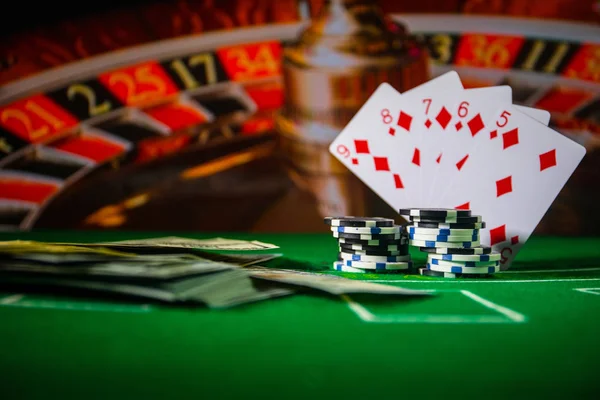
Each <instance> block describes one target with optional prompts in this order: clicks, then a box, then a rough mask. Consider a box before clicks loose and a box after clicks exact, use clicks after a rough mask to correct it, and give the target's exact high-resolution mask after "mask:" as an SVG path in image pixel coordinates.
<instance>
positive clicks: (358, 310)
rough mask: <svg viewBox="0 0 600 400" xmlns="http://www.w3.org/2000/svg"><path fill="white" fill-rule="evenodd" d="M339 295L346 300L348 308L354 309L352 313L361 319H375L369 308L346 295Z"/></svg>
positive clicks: (370, 320)
mask: <svg viewBox="0 0 600 400" xmlns="http://www.w3.org/2000/svg"><path fill="white" fill-rule="evenodd" d="M340 297H341V298H342V300H344V301H345V302H346V304H348V307H350V310H352V311H354V313H355V314H356V315H358V317H359V318H360V319H362V320H363V321H365V322H372V321H374V320H375V316H374V315H373V314H372V313H371V312H370V311H369V310H367V309H366V308H364V307H363V306H362V305H360V304H358V303H356V302H355V301H354V300H352V299H351V298H350V297H348V296H347V295H345V294H342V295H341V296H340Z"/></svg>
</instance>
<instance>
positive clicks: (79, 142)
mask: <svg viewBox="0 0 600 400" xmlns="http://www.w3.org/2000/svg"><path fill="white" fill-rule="evenodd" d="M52 147H53V148H55V149H57V150H60V151H63V152H66V153H70V154H74V155H76V156H79V157H83V158H86V159H89V160H91V161H93V162H95V163H98V164H101V163H103V162H106V161H109V160H112V159H115V158H117V157H119V156H121V155H123V154H125V153H126V152H127V151H128V150H129V149H130V148H131V144H130V143H128V142H126V141H123V140H118V139H116V138H110V137H108V136H107V135H103V134H101V133H94V129H92V128H86V129H85V130H84V131H81V132H79V133H78V134H77V135H74V136H70V137H67V138H64V139H62V140H59V141H56V142H54V143H52Z"/></svg>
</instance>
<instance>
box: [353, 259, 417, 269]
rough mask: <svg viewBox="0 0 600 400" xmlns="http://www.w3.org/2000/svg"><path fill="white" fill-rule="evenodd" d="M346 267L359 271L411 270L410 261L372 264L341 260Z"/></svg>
mask: <svg viewBox="0 0 600 400" xmlns="http://www.w3.org/2000/svg"><path fill="white" fill-rule="evenodd" d="M341 262H343V263H344V265H345V266H347V267H354V268H360V269H370V270H375V271H399V270H407V269H410V268H412V265H413V263H412V261H411V260H408V261H394V262H373V261H352V260H341Z"/></svg>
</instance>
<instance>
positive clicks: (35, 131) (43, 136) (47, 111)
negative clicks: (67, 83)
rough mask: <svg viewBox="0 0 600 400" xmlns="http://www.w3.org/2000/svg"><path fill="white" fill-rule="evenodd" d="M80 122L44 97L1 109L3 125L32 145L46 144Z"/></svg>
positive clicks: (38, 96)
mask: <svg viewBox="0 0 600 400" xmlns="http://www.w3.org/2000/svg"><path fill="white" fill-rule="evenodd" d="M78 122H79V121H78V120H77V119H76V118H75V117H74V116H73V115H71V114H69V113H68V112H67V111H65V110H64V109H62V108H61V107H59V106H58V105H57V104H56V103H54V102H53V101H52V100H50V99H49V98H48V97H46V96H44V95H41V94H38V95H34V96H31V97H27V98H25V99H23V100H18V101H16V102H14V103H11V104H8V105H5V106H2V107H0V126H2V127H3V128H4V129H6V130H7V131H9V132H11V133H12V134H14V135H16V136H18V137H20V138H21V139H23V140H25V141H27V142H29V143H41V142H44V141H47V140H49V139H51V138H54V137H56V136H58V135H60V134H61V133H63V132H65V131H66V130H68V129H69V128H72V127H74V126H75V125H77V124H78Z"/></svg>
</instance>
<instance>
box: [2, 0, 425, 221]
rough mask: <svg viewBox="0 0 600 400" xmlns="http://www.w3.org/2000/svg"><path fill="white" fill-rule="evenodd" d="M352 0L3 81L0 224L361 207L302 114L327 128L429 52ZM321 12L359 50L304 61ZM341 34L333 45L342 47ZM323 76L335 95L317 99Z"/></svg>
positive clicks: (323, 22) (402, 84)
mask: <svg viewBox="0 0 600 400" xmlns="http://www.w3.org/2000/svg"><path fill="white" fill-rule="evenodd" d="M349 3H351V4H352V6H348V8H346V5H345V4H344V2H342V1H335V2H332V3H331V8H330V9H324V10H323V12H322V13H321V15H320V17H317V19H316V20H315V21H303V22H301V23H295V24H286V25H274V26H267V27H257V28H242V29H235V30H228V31H219V32H215V33H206V34H203V35H200V36H188V37H179V38H171V39H165V40H158V41H150V42H149V43H146V44H140V45H137V46H134V47H131V46H129V47H126V48H124V49H119V50H118V51H108V52H104V53H102V54H97V55H95V56H93V57H87V58H83V59H81V60H79V61H76V62H73V61H70V60H69V61H70V62H66V63H64V64H61V65H59V66H57V67H55V68H52V69H49V70H47V71H44V72H40V73H38V74H37V75H33V76H31V77H28V78H24V79H19V80H13V81H10V82H9V83H7V84H6V85H4V87H3V88H2V90H1V91H0V226H2V227H3V228H5V229H33V228H77V229H85V228H120V229H194V230H213V231H214V230H228V229H236V230H246V229H258V228H257V225H260V224H261V223H263V224H267V226H269V227H271V228H269V229H273V227H275V229H277V226H279V227H282V226H288V227H292V229H303V228H302V223H303V221H312V223H313V224H314V226H316V227H318V228H319V229H322V228H321V225H322V223H321V222H322V218H321V216H320V215H319V212H320V213H321V214H323V213H324V212H323V210H324V209H325V210H330V209H331V207H332V206H331V203H333V204H334V206H337V205H340V204H341V206H340V207H342V208H344V207H345V205H347V204H349V203H350V199H353V200H352V205H351V207H346V208H344V210H342V209H341V208H340V207H338V210H340V211H346V210H347V211H348V212H351V211H358V212H361V213H362V212H365V208H366V207H369V206H368V204H367V202H366V201H364V200H363V197H365V196H368V193H367V192H368V189H366V187H364V186H363V185H361V184H360V183H359V182H358V181H357V180H356V178H354V177H353V176H350V174H349V173H348V172H346V171H340V170H341V168H340V166H338V165H333V162H334V160H333V159H332V158H331V156H330V155H329V154H328V153H327V150H326V147H324V146H323V144H324V143H325V142H324V141H323V140H321V141H320V142H319V143H314V141H312V139H315V137H316V138H317V139H319V134H317V135H315V134H314V131H311V129H305V128H306V127H310V126H313V125H314V123H315V122H318V123H322V122H324V121H325V123H324V124H321V126H328V127H329V128H331V129H330V132H336V129H337V130H339V129H341V128H342V127H343V126H344V124H345V122H347V121H348V120H349V118H351V116H352V115H353V114H354V112H356V110H357V109H358V108H359V107H360V105H361V104H362V101H364V100H366V98H367V97H368V96H369V95H370V93H371V91H372V90H373V89H374V88H375V87H376V86H377V85H378V84H379V83H380V82H382V81H390V82H393V83H394V84H395V85H396V86H398V87H399V88H400V89H402V90H406V89H408V88H410V87H412V86H415V85H417V84H419V83H421V82H423V81H425V80H426V79H427V68H426V62H427V60H426V53H425V52H424V51H420V52H418V54H417V55H415V54H414V52H413V53H412V55H411V54H407V50H408V47H407V46H408V45H411V46H413V45H414V44H415V41H414V38H411V37H409V36H408V35H405V34H404V31H403V30H400V29H398V26H397V25H396V24H394V23H391V21H389V20H387V19H383V18H381V17H382V14H381V13H377V12H374V10H373V8H372V7H371V5H368V4H367V3H369V2H365V1H362V2H349ZM194 15H195V14H194ZM194 15H192V17H193V16H194ZM349 15H350V17H348V16H349ZM190 21H191V22H193V21H194V18H191V19H190ZM336 21H337V22H336ZM339 21H342V22H343V24H345V25H346V27H345V28H344V29H345V33H344V34H345V35H346V36H347V37H345V38H342V40H340V35H339V29H340V24H339ZM328 24H329V25H330V26H333V25H332V24H337V25H336V27H337V28H336V29H338V31H337V32H338V34H337V35H334V36H335V41H336V43H337V44H336V45H339V46H345V45H347V44H352V45H353V46H356V49H354V50H353V53H352V54H350V56H348V55H347V54H345V56H347V59H346V60H345V61H344V62H343V63H342V64H340V65H337V66H334V67H333V68H332V66H323V65H319V64H318V61H319V60H316V61H315V60H309V59H308V58H306V59H305V60H304V61H306V63H305V64H304V65H303V66H302V67H301V68H297V66H298V65H299V64H298V63H299V60H300V58H302V57H303V56H306V55H307V54H308V52H307V53H303V51H304V50H305V49H306V48H305V46H304V45H305V44H306V43H304V44H303V43H302V40H307V41H310V40H314V39H315V37H316V36H319V37H320V38H321V39H322V43H321V44H323V43H328V42H327V41H328V40H329V39H330V38H328V36H327V32H326V31H327V29H323V26H327V25H328ZM367 25H368V26H370V27H371V28H370V29H371V30H370V31H369V32H371V33H370V34H369V35H366V36H365V35H364V32H365V29H364V27H365V26H367ZM311 27H313V28H311ZM315 27H316V28H315ZM303 32H304V34H303ZM373 32H375V33H376V34H373ZM164 35H167V33H164ZM309 36H310V38H309ZM355 39H356V40H355ZM336 45H331V46H330V47H331V48H329V49H327V51H328V54H338V55H339V54H341V52H338V53H336V49H335V46H336ZM328 46H329V45H328ZM284 51H288V52H295V54H296V55H295V57H296V58H295V60H291V59H292V58H293V57H292V56H290V55H288V56H285V55H284ZM299 57H300V58H299ZM325 59H326V58H325ZM286 60H287V61H286ZM361 63H362V64H361ZM359 65H364V66H363V67H359ZM410 71H413V72H410ZM286 76H287V77H288V78H287V82H284V81H285V80H286ZM313 78H314V79H317V80H319V81H318V83H319V84H317V85H315V81H314V79H313ZM294 84H296V86H294ZM311 85H312V87H314V88H315V89H316V90H314V91H312V92H310V91H308V92H307V91H306V90H304V88H305V87H306V86H311ZM319 85H321V86H320V87H319ZM323 89H325V93H326V94H327V96H328V97H329V98H330V99H331V101H330V102H328V103H326V104H321V105H322V107H321V108H320V109H319V110H317V111H318V112H316V113H312V112H313V111H314V110H312V111H311V109H310V106H311V104H316V103H317V102H318V101H315V100H317V99H319V97H321V98H322V97H323V92H319V90H323ZM327 96H325V97H327ZM350 98H351V99H353V102H352V104H349V103H350V102H349V101H348V99H350ZM321 103H322V102H321ZM284 108H285V109H286V110H288V111H290V113H289V114H287V115H285V116H283V117H282V118H280V123H279V127H283V126H284V125H285V126H286V127H285V129H279V130H278V129H277V127H276V126H275V125H276V121H275V119H276V116H277V115H278V114H282V115H283V113H281V110H282V109H284ZM306 110H308V111H309V114H302V113H304V112H305V111H306ZM311 113H312V114H311ZM326 114H328V115H329V116H330V117H332V118H329V117H325V118H324V120H319V118H320V117H319V116H323V115H326ZM331 121H333V122H331ZM311 124H313V125H311ZM303 130H304V131H303ZM282 131H285V135H280V133H281V132H282ZM303 132H304V133H303ZM305 133H307V134H309V135H311V134H312V137H311V138H307V137H305V136H306V135H305ZM282 138H284V139H282ZM321 139H322V138H321ZM325 139H327V138H325ZM290 158H292V160H291V162H290ZM316 159H320V160H324V164H325V167H324V168H316V167H315V163H314V160H316ZM332 160H333V161H332ZM290 164H294V165H295V166H296V167H297V166H300V168H293V167H290ZM306 166H309V167H310V168H309V169H310V171H307V170H306V168H303V167H306ZM331 187H334V188H335V189H336V190H337V191H336V192H334V193H333V194H332V195H327V194H325V195H324V194H323V192H324V191H327V190H328V188H331ZM347 194H351V196H345V195H347ZM375 200H376V199H375ZM328 202H329V203H328ZM291 209H293V210H294V212H290V211H289V210H291ZM264 221H266V222H264ZM309 223H310V222H309Z"/></svg>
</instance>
